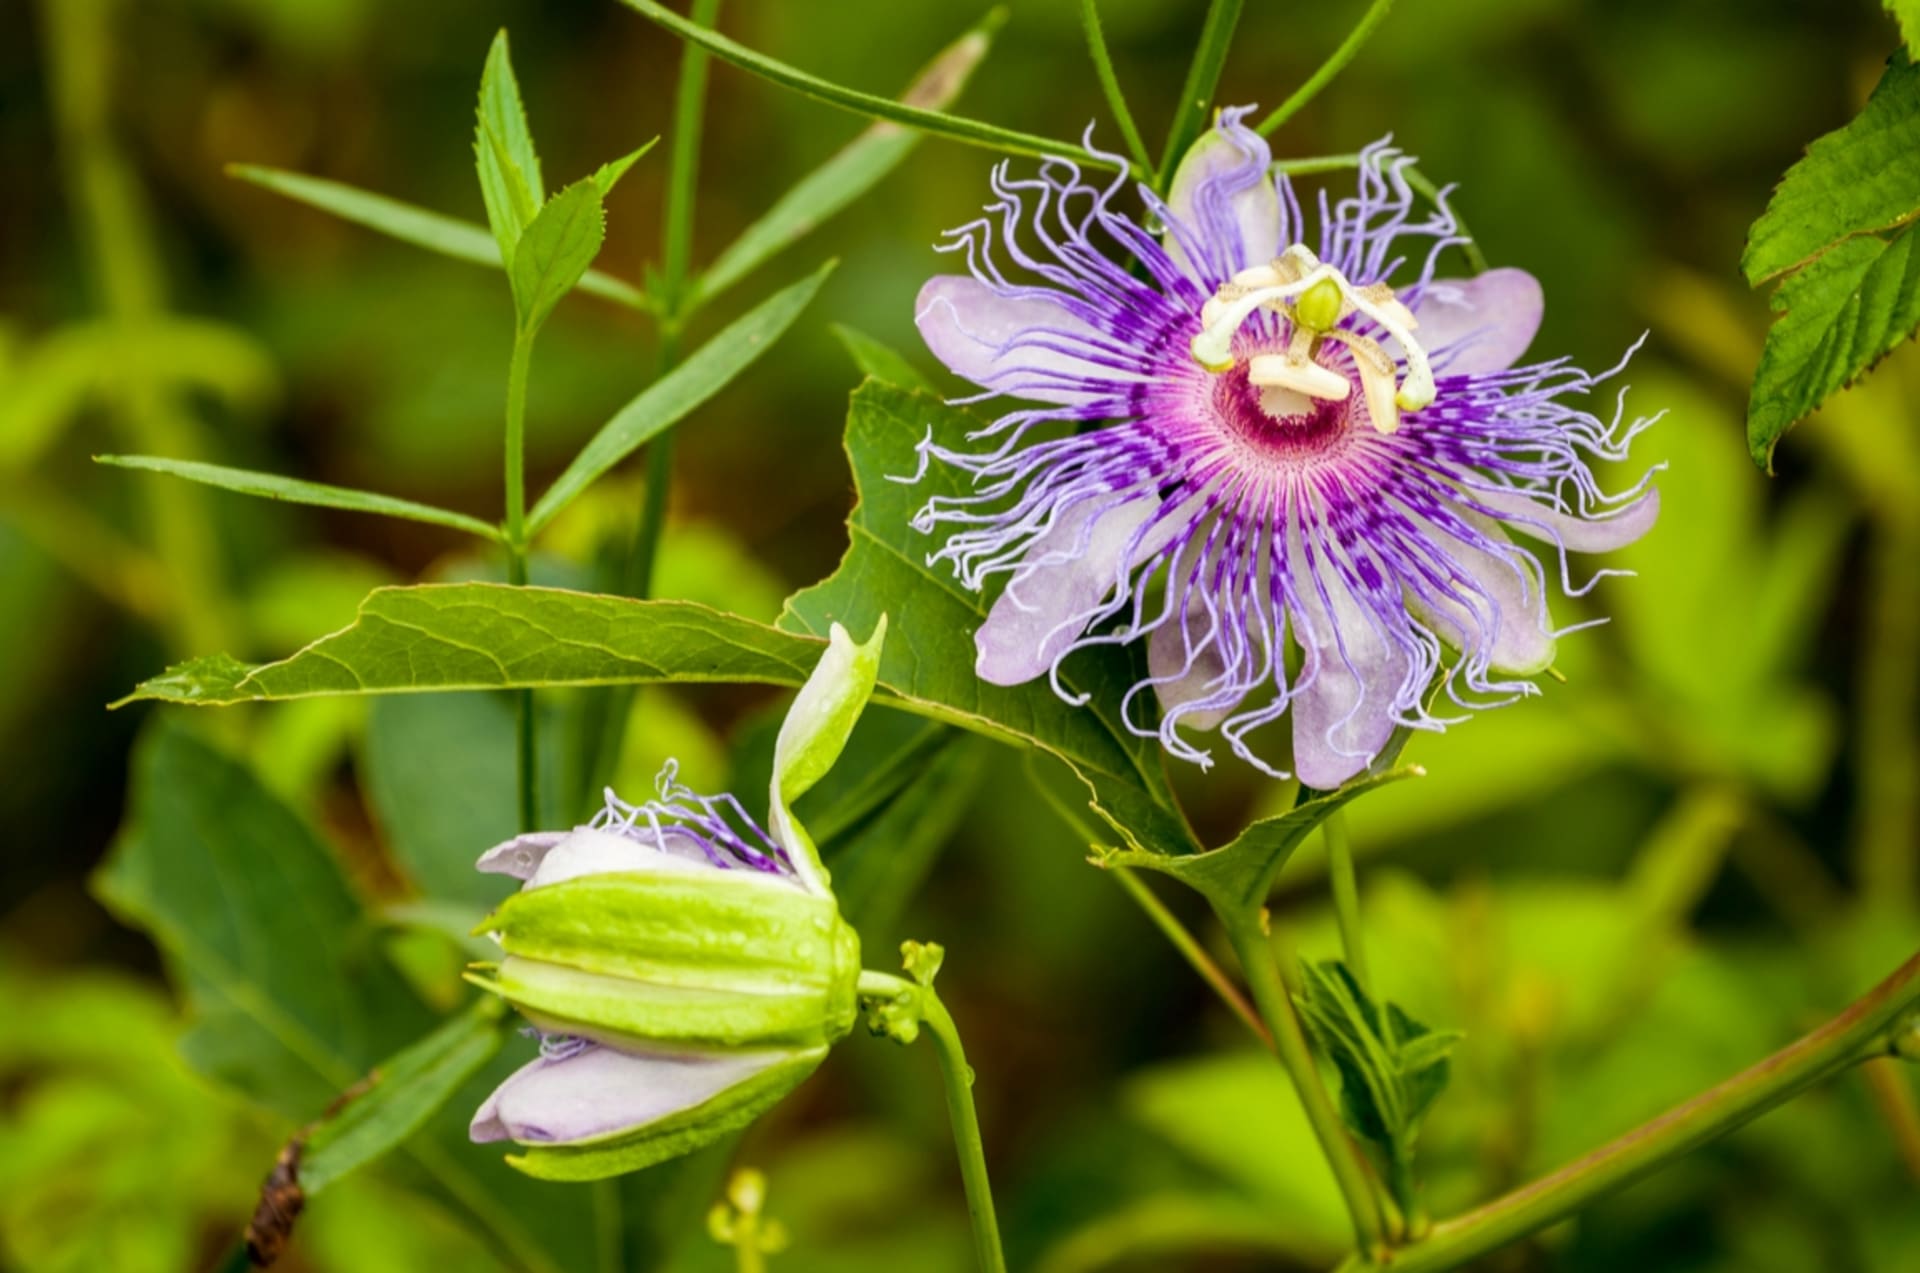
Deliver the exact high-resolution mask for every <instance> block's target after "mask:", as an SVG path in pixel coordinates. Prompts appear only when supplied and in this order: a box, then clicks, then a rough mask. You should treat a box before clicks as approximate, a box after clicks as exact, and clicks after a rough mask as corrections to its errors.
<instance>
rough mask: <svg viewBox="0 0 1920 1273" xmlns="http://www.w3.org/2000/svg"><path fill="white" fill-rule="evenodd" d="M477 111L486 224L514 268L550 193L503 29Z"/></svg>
mask: <svg viewBox="0 0 1920 1273" xmlns="http://www.w3.org/2000/svg"><path fill="white" fill-rule="evenodd" d="M475 114H476V117H477V118H476V122H475V125H474V136H473V158H474V166H475V168H476V169H477V170H478V172H479V176H480V194H481V197H482V198H483V199H485V200H486V204H487V224H488V225H490V226H492V227H493V237H494V240H495V241H496V242H498V243H499V245H500V257H501V259H502V260H504V261H506V262H507V264H508V265H509V267H511V265H512V263H513V252H514V245H515V244H517V243H518V242H519V241H520V235H521V234H522V233H523V232H524V231H525V230H526V228H527V225H528V223H530V222H531V221H532V220H533V216H534V213H535V212H536V211H538V210H539V208H540V205H541V204H542V203H545V202H546V198H547V195H546V188H545V187H544V186H543V185H542V184H541V179H540V156H539V155H537V154H535V153H534V149H533V133H532V131H531V130H530V129H529V128H528V127H527V111H526V108H525V107H524V106H522V105H521V104H520V85H519V83H518V82H517V81H516V80H515V79H514V77H513V61H512V59H511V57H510V56H509V54H508V50H507V33H506V32H505V31H504V30H502V31H501V32H500V33H499V34H498V35H496V36H494V37H493V47H492V48H490V49H489V50H487V65H486V69H485V70H484V71H482V72H481V75H480V102H479V107H478V109H477V110H476V112H475Z"/></svg>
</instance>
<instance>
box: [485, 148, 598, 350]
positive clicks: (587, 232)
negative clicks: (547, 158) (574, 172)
mask: <svg viewBox="0 0 1920 1273" xmlns="http://www.w3.org/2000/svg"><path fill="white" fill-rule="evenodd" d="M606 237H607V214H606V209H605V208H604V207H603V206H602V205H601V202H600V191H599V188H598V185H597V183H596V182H595V181H594V180H593V179H592V178H588V179H586V180H584V181H576V182H574V183H573V184H572V185H570V186H568V187H567V188H566V189H565V190H562V191H561V192H560V193H559V194H556V195H555V196H553V198H551V199H549V200H548V201H547V202H546V203H545V204H544V205H543V206H542V207H541V208H540V210H539V211H538V212H536V213H535V214H534V216H533V220H532V221H530V222H528V223H527V228H526V230H525V231H524V232H522V233H521V235H520V239H519V242H518V243H517V244H516V245H515V246H514V249H513V263H512V264H511V265H509V266H508V267H507V278H508V280H509V281H511V283H512V284H513V304H514V308H515V309H516V310H518V311H519V315H520V330H521V331H523V332H534V331H538V330H539V329H540V326H541V324H543V323H545V322H546V321H547V315H549V314H551V313H553V307H554V306H555V305H558V304H559V303H560V298H561V297H563V296H565V295H566V294H567V293H568V292H571V291H572V290H573V286H574V284H575V283H578V282H579V281H580V276H581V275H583V274H585V273H586V272H587V267H588V266H589V265H592V264H593V258H594V257H596V256H598V255H599V254H600V245H601V244H602V243H604V242H605V241H606Z"/></svg>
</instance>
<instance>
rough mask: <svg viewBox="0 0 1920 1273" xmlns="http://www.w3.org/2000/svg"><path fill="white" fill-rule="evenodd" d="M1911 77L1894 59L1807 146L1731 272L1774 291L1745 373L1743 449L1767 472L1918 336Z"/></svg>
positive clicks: (1919, 117)
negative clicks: (1812, 419)
mask: <svg viewBox="0 0 1920 1273" xmlns="http://www.w3.org/2000/svg"><path fill="white" fill-rule="evenodd" d="M1916 217H1920V69H1916V68H1915V66H1914V64H1913V62H1912V61H1911V60H1910V59H1909V58H1908V56H1907V54H1906V52H1905V51H1901V52H1897V53H1895V54H1894V56H1893V58H1892V59H1891V60H1890V61H1889V62H1888V64H1887V70H1886V73H1885V74H1884V75H1883V76H1882V77H1881V80H1880V84H1879V86H1878V87H1877V88H1875V89H1874V91H1873V96H1872V98H1871V99H1870V100H1869V101H1868V102H1867V105H1866V108H1865V109H1864V110H1862V111H1861V112H1860V114H1859V115H1858V116H1857V117H1856V118H1855V119H1854V120H1853V121H1852V122H1851V123H1849V124H1847V126H1846V127H1844V128H1842V129H1840V130H1839V131H1838V132H1834V133H1829V134H1828V135H1827V136H1825V137H1822V138H1820V139H1819V140H1818V141H1815V142H1814V143H1813V144H1812V145H1811V146H1809V147H1807V153H1806V157H1805V158H1803V159H1801V160H1800V162H1798V163H1796V164H1795V165H1794V166H1793V167H1792V168H1790V169H1788V170H1787V174H1786V176H1785V177H1783V178H1782V179H1781V181H1780V185H1779V187H1778V188H1777V189H1776V190H1775V191H1774V195H1773V199H1772V200H1771V201H1770V202H1769V203H1768V205H1767V210H1766V212H1765V213H1764V214H1763V215H1762V216H1761V217H1760V219H1759V220H1758V221H1756V222H1754V224H1753V229H1752V231H1751V233H1750V235H1749V237H1748V242H1747V250H1746V254H1745V255H1744V256H1743V257H1742V258H1741V262H1740V265H1741V269H1742V270H1743V271H1744V272H1745V273H1746V276H1747V281H1748V282H1749V283H1751V284H1752V285H1754V286H1756V287H1757V286H1759V285H1760V284H1761V283H1764V282H1768V281H1770V280H1778V281H1779V288H1778V290H1777V291H1776V292H1775V293H1774V296H1773V301H1772V307H1773V310H1774V312H1775V313H1776V314H1778V315H1779V318H1778V320H1777V321H1776V322H1775V323H1774V325H1773V328H1772V330H1771V331H1769V332H1768V333H1767V343H1766V348H1765V350H1764V351H1763V352H1762V354H1761V356H1760V366H1759V368H1758V369H1757V370H1756V371H1755V373H1754V381H1753V393H1752V397H1751V400H1750V402H1749V404H1748V408H1747V444H1748V448H1749V450H1751V452H1752V454H1753V458H1754V461H1755V462H1756V463H1757V464H1759V465H1761V466H1762V467H1764V468H1766V469H1768V471H1771V470H1772V464H1773V450H1774V447H1775V446H1776V445H1778V443H1779V441H1780V438H1781V437H1782V436H1784V435H1785V433H1786V432H1787V430H1788V429H1790V428H1792V427H1793V425H1794V424H1795V423H1797V422H1798V421H1799V420H1800V419H1802V418H1803V417H1805V416H1806V415H1808V414H1809V413H1810V412H1812V411H1813V410H1814V409H1816V408H1817V407H1818V406H1819V405H1820V404H1821V403H1822V402H1824V401H1825V400H1826V399H1827V398H1828V397H1830V396H1831V395H1832V394H1833V393H1835V392H1836V391H1838V390H1840V389H1842V388H1844V387H1846V386H1847V385H1850V384H1852V383H1853V382H1854V381H1855V380H1857V379H1859V378H1860V376H1862V375H1864V374H1865V373H1866V372H1867V371H1868V370H1870V369H1871V368H1872V367H1873V365H1874V364H1875V363H1877V362H1878V361H1879V360H1880V359H1881V358H1883V357H1885V356H1886V355H1887V354H1888V353H1889V352H1891V351H1892V350H1893V349H1894V347H1895V346H1897V345H1899V344H1900V342H1902V341H1904V340H1906V339H1908V338H1909V337H1911V336H1912V335H1913V333H1914V330H1915V328H1916V327H1917V326H1920V263H1917V262H1915V260H1914V257H1913V248H1912V243H1911V232H1912V226H1913V222H1914V219H1915V218H1916Z"/></svg>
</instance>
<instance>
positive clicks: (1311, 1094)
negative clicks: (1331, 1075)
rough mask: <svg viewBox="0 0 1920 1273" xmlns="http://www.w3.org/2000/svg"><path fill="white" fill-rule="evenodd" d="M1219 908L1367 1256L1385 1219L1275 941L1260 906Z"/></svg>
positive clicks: (1379, 1247)
mask: <svg viewBox="0 0 1920 1273" xmlns="http://www.w3.org/2000/svg"><path fill="white" fill-rule="evenodd" d="M1217 913H1218V914H1219V917H1220V923H1221V924H1222V925H1223V926H1224V927H1225V929H1226V932H1227V940H1228V941H1229V942H1230V943H1232V945H1233V951H1234V954H1235V955H1236V956H1238V957H1239V960H1240V967H1241V969H1242V970H1243V971H1244V972H1245V973H1246V978H1247V986H1248V988H1249V989H1251V990H1252V991H1253V1002H1254V1003H1255V1004H1256V1005H1257V1006H1258V1007H1259V1009H1260V1016H1261V1017H1262V1019H1264V1020H1265V1021H1266V1023H1267V1029H1268V1030H1270V1031H1272V1033H1273V1041H1274V1045H1275V1046H1274V1051H1275V1053H1276V1054H1277V1055H1278V1056H1279V1058H1280V1064H1281V1066H1282V1067H1283V1068H1285V1070H1286V1071H1287V1077H1288V1078H1290V1079H1292V1080H1293V1086H1294V1090H1295V1091H1296V1092H1298V1093H1299V1096H1300V1104H1301V1107H1302V1108H1303V1109H1305V1110H1306V1113H1307V1122H1308V1123H1309V1124H1310V1125H1311V1126H1312V1127H1313V1135H1314V1139H1316V1140H1318V1141H1319V1142H1320V1152H1321V1154H1322V1155H1323V1156H1324V1157H1325V1158H1326V1160H1327V1166H1328V1167H1330V1168H1332V1170H1333V1179H1334V1183H1335V1184H1337V1185H1338V1186H1339V1187H1340V1196H1341V1198H1342V1200H1344V1201H1345V1202H1346V1204H1347V1214H1348V1216H1349V1217H1350V1218H1351V1219H1352V1221H1353V1237H1354V1245H1355V1247H1356V1248H1357V1249H1358V1250H1359V1251H1360V1252H1362V1253H1363V1254H1364V1255H1365V1256H1366V1257H1367V1258H1368V1259H1369V1260H1371V1259H1372V1258H1373V1256H1374V1255H1375V1254H1376V1253H1378V1252H1380V1251H1382V1250H1383V1249H1384V1247H1383V1245H1382V1242H1383V1235H1384V1233H1385V1220H1384V1217H1383V1216H1382V1215H1381V1211H1380V1200H1379V1197H1378V1195H1377V1194H1376V1193H1375V1192H1374V1185H1373V1179H1372V1177H1371V1175H1370V1174H1369V1173H1368V1171H1367V1165H1366V1159H1365V1158H1364V1157H1362V1155H1361V1152H1360V1147H1359V1146H1358V1145H1356V1144H1355V1143H1354V1141H1353V1138H1352V1137H1351V1136H1349V1135H1348V1134H1347V1129H1346V1127H1345V1126H1344V1125H1343V1124H1342V1123H1341V1121H1340V1113H1339V1111H1338V1110H1336V1109H1335V1108H1334V1105H1333V1097H1332V1096H1331V1095H1329V1094H1328V1092H1327V1086H1326V1084H1325V1083H1324V1082H1322V1081H1321V1078H1320V1071H1319V1069H1318V1067H1317V1066H1316V1065H1315V1064H1314V1060H1313V1051H1312V1049H1311V1048H1310V1047H1309V1046H1308V1045H1307V1036H1306V1031H1305V1030H1304V1029H1302V1028H1301V1025H1300V1017H1299V1014H1298V1013H1296V1012H1295V1011H1294V1008H1293V999H1292V998H1291V996H1290V995H1289V993H1288V989H1287V987H1286V986H1285V985H1284V984H1282V981H1281V974H1280V966H1279V964H1278V962H1277V961H1276V960H1275V959H1274V954H1273V947H1272V946H1271V945H1270V944H1269V943H1268V940H1267V934H1266V930H1265V928H1264V927H1263V926H1262V924H1261V919H1260V908H1258V907H1254V908H1251V909H1248V910H1245V911H1240V912H1237V913H1236V912H1232V911H1228V910H1226V909H1224V908H1221V909H1218V911H1217Z"/></svg>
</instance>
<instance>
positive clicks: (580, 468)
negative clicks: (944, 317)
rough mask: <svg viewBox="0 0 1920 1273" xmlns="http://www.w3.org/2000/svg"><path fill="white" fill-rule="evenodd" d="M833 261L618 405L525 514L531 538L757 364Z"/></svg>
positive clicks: (817, 288)
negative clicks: (613, 470) (609, 473)
mask: <svg viewBox="0 0 1920 1273" xmlns="http://www.w3.org/2000/svg"><path fill="white" fill-rule="evenodd" d="M834 264H835V263H834V262H832V261H829V262H827V263H826V264H825V265H823V266H821V267H820V268H819V269H817V270H815V271H814V272H813V273H812V274H810V275H808V276H807V277H806V278H804V279H801V280H800V281H799V282H798V283H795V284H793V285H792V286H790V287H787V288H784V289H782V290H781V291H778V292H775V293H774V294H773V295H772V296H769V297H768V298H767V299H766V300H764V301H762V302H761V303H760V304H759V305H757V306H756V307H754V308H753V309H751V310H749V311H748V312H747V313H746V314H744V315H742V316H741V317H739V318H737V319H735V320H734V321H733V322H732V323H731V324H729V325H728V326H727V327H726V329H725V330H723V331H721V332H720V333H719V335H717V336H715V337H714V338H713V339H711V340H709V341H708V342H707V343H706V344H704V345H702V346H701V347H700V348H699V349H698V350H697V351H696V352H695V353H694V354H693V356H692V357H690V358H688V359H687V360H686V361H685V362H683V363H681V364H680V365H679V366H678V367H675V368H674V369H673V370H672V371H670V372H668V373H667V374H666V375H664V376H662V377H661V378H660V379H659V380H657V381H655V382H654V383H653V384H651V385H649V386H647V388H646V389H644V390H642V391H641V393H640V394H639V396H638V397H636V398H634V399H633V400H632V401H631V402H629V403H627V405H626V406H624V407H622V408H620V411H619V412H618V413H617V414H616V415H615V416H614V417H613V419H611V420H609V421H607V422H606V423H605V424H603V425H601V426H600V431H599V432H598V433H596V434H594V435H593V438H592V439H591V440H590V441H589V442H588V443H587V444H586V446H584V447H582V448H581V450H580V454H579V455H577V456H575V457H574V459H573V463H571V464H569V465H567V468H566V471H565V472H564V473H562V474H561V475H560V476H559V477H557V478H555V479H554V482H553V485H552V486H550V487H548V488H547V491H546V494H544V495H542V496H541V497H540V499H539V502H538V503H536V504H535V505H534V506H533V511H532V512H531V513H529V514H528V515H527V533H528V534H529V535H533V534H537V533H539V531H540V529H541V528H542V527H544V526H545V525H546V524H547V523H548V522H550V521H552V520H553V518H554V517H555V515H557V514H558V513H559V512H560V510H561V509H563V508H565V507H566V506H567V504H568V503H569V502H571V501H572V500H573V498H574V497H575V496H577V495H579V494H580V492H581V491H584V490H585V489H586V488H587V487H588V486H590V485H591V484H592V483H593V481H594V479H596V478H598V477H599V476H600V475H601V474H602V473H605V472H606V471H607V470H608V469H610V468H612V467H613V466H614V465H616V464H618V463H619V462H620V461H621V460H624V459H625V458H626V457H627V456H629V455H631V454H633V453H634V452H635V451H636V450H638V449H639V448H640V447H642V446H644V445H645V444H646V443H647V442H648V441H649V440H651V439H653V438H655V437H658V436H659V435H660V434H661V433H662V432H664V431H665V430H667V429H669V428H671V427H672V426H673V425H674V424H675V423H677V422H678V421H679V420H680V419H681V418H682V417H683V416H685V415H687V414H688V413H689V412H691V411H693V410H694V409H695V408H696V407H698V406H699V405H700V404H701V403H703V402H705V401H706V400H707V399H708V398H711V397H712V396H713V395H714V394H716V393H718V392H719V391H720V389H721V388H722V387H724V386H725V385H726V384H727V383H728V382H729V381H731V380H732V379H733V378H734V377H735V376H737V375H739V374H740V373H741V372H742V371H744V370H746V368H747V367H749V366H751V365H752V364H753V362H754V360H755V359H757V358H758V357H759V356H760V355H761V354H763V353H765V352H766V350H767V348H768V346H770V345H772V344H773V342H774V341H776V340H778V339H779V338H780V336H781V335H782V333H784V332H785V331H786V330H787V328H788V327H790V326H792V325H793V320H794V319H796V318H798V317H799V316H800V311H801V310H803V309H805V308H806V307H807V303H808V302H809V301H811V300H812V299H813V297H814V294H815V293H816V292H818V291H819V290H820V285H821V284H822V283H824V282H826V279H827V275H828V274H829V273H831V272H832V271H833V267H834Z"/></svg>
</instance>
